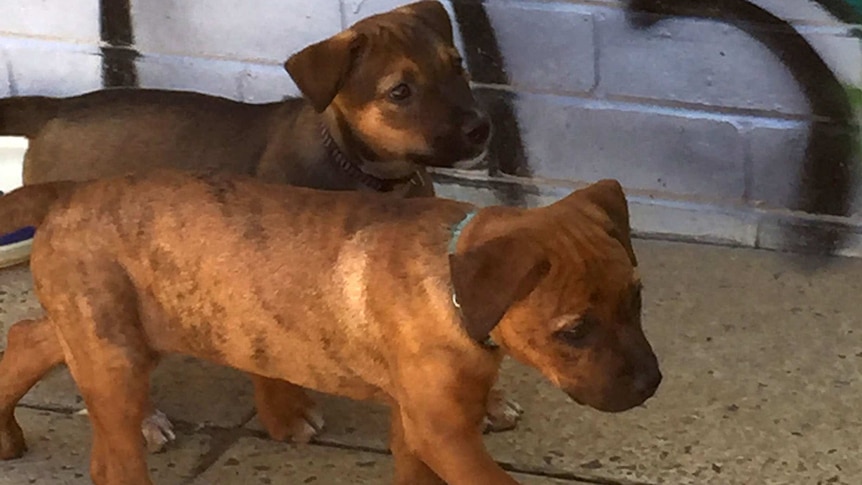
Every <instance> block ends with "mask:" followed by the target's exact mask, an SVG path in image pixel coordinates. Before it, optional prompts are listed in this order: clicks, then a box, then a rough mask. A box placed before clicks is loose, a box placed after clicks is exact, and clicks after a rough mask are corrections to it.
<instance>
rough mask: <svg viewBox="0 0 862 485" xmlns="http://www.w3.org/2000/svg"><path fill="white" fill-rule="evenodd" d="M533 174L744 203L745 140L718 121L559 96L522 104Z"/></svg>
mask: <svg viewBox="0 0 862 485" xmlns="http://www.w3.org/2000/svg"><path fill="white" fill-rule="evenodd" d="M516 106H517V112H518V113H519V122H520V124H521V127H522V130H523V139H524V144H525V146H526V148H527V153H528V159H529V165H530V169H531V170H532V173H533V174H534V176H536V177H540V178H544V179H557V180H581V181H588V182H589V181H595V180H598V179H601V178H605V177H611V178H616V179H619V180H620V182H621V183H622V184H623V185H625V186H626V187H631V188H634V189H641V190H654V191H659V192H670V193H676V194H687V195H695V196H700V197H704V198H707V199H717V200H738V199H740V198H741V197H742V196H743V194H744V189H745V171H744V167H745V157H744V150H743V145H742V140H741V138H740V136H739V133H738V132H737V130H736V127H734V126H733V125H732V124H730V123H728V122H724V121H721V120H720V119H704V118H694V117H683V116H676V115H673V114H668V113H656V112H644V111H635V110H622V109H619V108H618V107H613V106H604V105H601V104H597V103H588V104H586V105H583V104H580V103H579V102H573V101H572V100H570V99H567V98H565V97H559V96H539V95H522V96H520V97H519V99H518V101H517V104H516Z"/></svg>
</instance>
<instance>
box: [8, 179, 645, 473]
mask: <svg viewBox="0 0 862 485" xmlns="http://www.w3.org/2000/svg"><path fill="white" fill-rule="evenodd" d="M0 221H4V222H3V223H2V224H0V230H2V229H5V227H2V226H3V225H5V226H8V225H10V224H34V225H40V228H39V231H38V232H37V235H36V238H35V241H34V247H33V257H32V262H31V267H32V271H33V276H34V281H35V287H36V291H37V294H38V296H39V299H40V301H41V303H42V305H43V306H44V308H45V311H46V316H45V317H44V318H43V319H41V320H36V321H26V322H21V323H18V324H16V325H14V326H13V327H12V328H11V329H10V331H9V338H8V347H7V349H6V353H5V355H4V356H3V359H2V361H0V376H2V379H0V457H2V458H14V457H17V456H20V455H21V454H22V453H23V451H24V450H25V445H24V441H23V435H22V432H21V429H20V427H19V426H18V424H17V423H16V421H15V418H14V414H13V412H14V406H15V404H16V402H17V401H18V400H19V399H20V398H21V396H23V395H24V393H26V392H27V390H28V389H29V388H30V387H31V386H32V385H33V384H34V383H36V382H37V381H38V380H39V379H40V378H41V377H42V376H43V375H44V374H45V373H46V372H47V371H48V370H49V369H50V368H51V367H52V366H54V365H57V364H58V363H60V362H62V361H63V360H64V359H65V361H66V362H67V363H68V365H69V368H70V369H71V372H72V375H73V377H74V378H75V382H76V383H77V385H78V387H79V388H80V390H81V393H82V395H83V396H84V399H85V402H86V404H87V407H88V409H89V411H90V419H91V420H92V423H93V432H94V437H93V448H92V461H91V475H92V478H93V481H94V483H96V484H97V485H116V484H124V485H144V484H150V483H151V482H150V480H149V478H148V476H147V467H146V461H145V452H144V447H143V443H142V440H141V438H140V431H139V428H140V424H141V420H142V419H144V417H145V415H146V412H147V409H148V406H147V400H148V396H149V393H148V390H149V375H150V371H151V370H152V368H153V367H154V365H155V363H156V359H157V356H158V355H159V354H163V353H168V352H176V353H182V354H188V355H193V356H197V357H199V358H203V359H208V360H211V361H213V362H217V363H220V364H225V365H230V366H233V367H236V368H239V369H242V370H244V371H246V372H250V373H254V374H258V375H262V376H267V377H269V378H273V379H285V380H288V381H290V382H293V383H295V384H296V385H300V386H304V387H309V388H314V389H318V390H320V391H323V392H329V393H334V394H340V395H344V396H348V397H351V398H354V399H375V400H379V401H382V402H385V403H388V404H389V405H391V406H392V432H391V448H392V451H393V454H394V456H395V460H396V467H395V468H396V472H395V473H396V477H395V483H398V484H403V485H407V484H410V485H422V484H441V483H444V482H445V483H448V484H450V485H462V484H463V485H476V484H514V483H516V482H515V481H514V480H513V479H512V478H511V477H510V476H509V475H507V474H506V473H505V472H504V471H503V470H502V469H501V468H500V467H499V465H497V464H496V463H495V462H494V460H493V459H492V458H491V457H490V456H489V455H488V453H487V451H486V450H485V448H484V444H483V441H482V435H481V431H480V423H481V421H482V419H483V415H484V413H485V407H486V401H487V399H488V396H489V393H490V390H491V388H492V385H493V383H494V382H495V380H496V378H497V372H498V367H499V363H500V359H501V357H502V353H503V351H505V352H509V353H511V354H512V355H513V356H514V357H515V358H517V359H519V360H520V361H522V362H524V363H526V364H528V365H532V366H534V367H535V368H537V369H538V370H540V371H541V372H542V373H543V374H544V375H545V376H547V377H548V379H550V381H551V382H553V383H554V384H556V385H557V386H559V387H560V388H561V389H563V390H564V391H565V392H566V393H568V394H569V395H570V396H571V397H572V398H573V399H574V400H575V401H577V402H580V403H583V404H587V405H590V406H593V407H595V408H597V409H600V410H605V411H623V410H626V409H629V408H631V407H633V406H637V405H639V404H641V403H642V402H644V401H645V400H646V399H648V398H649V397H650V396H652V395H653V393H654V392H655V390H656V388H657V387H658V385H659V382H660V380H661V374H660V372H659V368H658V363H657V361H656V357H655V355H654V354H653V352H652V349H651V347H650V345H649V343H648V342H647V339H646V337H645V336H644V333H643V330H642V328H641V321H640V298H641V296H640V295H641V284H640V281H639V278H638V276H637V272H636V269H635V265H636V259H635V255H634V252H633V250H632V246H631V241H630V239H629V225H628V209H627V205H626V200H625V197H624V195H623V192H622V189H621V187H620V185H619V184H618V183H617V182H615V181H603V182H599V183H596V184H594V185H592V186H590V187H588V188H585V189H583V190H579V191H576V192H574V193H573V194H572V195H570V196H568V197H566V198H565V199H563V200H561V201H559V202H557V203H555V204H553V205H551V206H548V207H544V208H540V209H532V210H523V209H516V208H509V207H491V208H485V209H476V208H475V207H473V206H470V205H469V204H465V203H462V202H457V201H452V200H445V199H434V198H422V199H410V200H398V199H392V198H388V197H384V196H379V195H374V194H358V193H344V192H342V193H334V192H326V191H315V190H310V189H303V188H296V187H288V186H284V185H270V184H263V183H261V182H255V181H253V180H251V179H247V178H243V177H228V176H195V175H193V174H188V173H185V174H184V173H175V172H165V173H158V174H151V175H150V176H127V177H125V178H118V179H112V180H101V181H96V182H90V183H85V184H81V185H73V184H69V183H66V184H48V185H37V186H31V187H25V188H23V189H19V190H18V191H15V192H12V193H11V194H10V195H8V196H6V197H4V198H2V199H0ZM5 221H10V222H5ZM58 336H59V339H58Z"/></svg>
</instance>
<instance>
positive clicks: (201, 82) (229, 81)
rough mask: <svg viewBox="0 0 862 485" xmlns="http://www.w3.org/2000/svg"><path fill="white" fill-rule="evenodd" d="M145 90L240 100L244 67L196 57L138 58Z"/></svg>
mask: <svg viewBox="0 0 862 485" xmlns="http://www.w3.org/2000/svg"><path fill="white" fill-rule="evenodd" d="M136 65H137V68H138V80H139V84H140V86H141V87H143V88H160V89H176V90H181V91H196V92H199V93H205V94H213V95H217V96H223V97H226V98H230V99H240V97H241V96H240V78H241V76H242V73H243V71H244V70H245V65H244V64H242V63H240V62H236V61H220V60H213V59H200V58H193V57H175V56H147V57H143V58H140V59H138V61H137V62H136Z"/></svg>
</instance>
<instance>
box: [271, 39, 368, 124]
mask: <svg viewBox="0 0 862 485" xmlns="http://www.w3.org/2000/svg"><path fill="white" fill-rule="evenodd" d="M366 39H367V38H366V37H365V35H364V34H359V33H357V32H354V31H352V30H346V31H344V32H341V33H340V34H337V35H335V36H333V37H330V38H328V39H326V40H322V41H320V42H318V43H316V44H312V45H310V46H308V47H306V48H305V49H302V50H301V51H299V52H297V53H296V54H294V55H292V56H290V58H289V59H288V60H287V62H285V63H284V68H285V70H287V73H288V74H290V77H291V78H292V79H293V82H295V83H296V86H297V87H298V88H299V90H300V91H302V94H303V95H305V97H306V98H307V99H308V100H309V101H311V105H312V106H313V107H314V109H315V111H317V112H318V113H321V112H323V110H325V109H326V107H327V106H329V103H331V102H332V100H333V99H334V98H335V96H336V95H337V94H338V91H340V90H341V87H342V86H343V85H344V82H345V81H346V80H347V76H348V75H349V74H350V69H351V68H352V67H353V63H354V61H355V60H356V58H357V57H359V55H360V53H361V50H362V47H364V46H365V41H366Z"/></svg>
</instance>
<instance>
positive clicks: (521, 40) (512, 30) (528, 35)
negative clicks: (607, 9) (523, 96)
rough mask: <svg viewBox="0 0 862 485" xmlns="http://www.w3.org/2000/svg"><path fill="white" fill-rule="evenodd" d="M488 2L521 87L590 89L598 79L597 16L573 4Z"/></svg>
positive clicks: (508, 67)
mask: <svg viewBox="0 0 862 485" xmlns="http://www.w3.org/2000/svg"><path fill="white" fill-rule="evenodd" d="M530 5H532V6H531V7H526V6H522V5H521V3H520V2H494V3H490V4H487V5H486V7H485V8H486V10H487V12H488V17H489V18H490V19H491V25H493V27H494V30H495V32H496V35H497V42H498V43H499V45H500V50H501V52H502V53H503V55H504V57H505V63H506V71H507V72H508V73H509V81H510V82H511V84H512V85H513V86H515V87H516V88H521V89H527V90H539V91H550V92H556V93H561V92H587V91H590V90H592V89H593V87H594V85H595V80H596V73H595V45H594V42H593V39H594V35H593V19H592V16H591V15H590V14H588V13H583V12H582V11H578V10H573V9H571V8H561V7H560V6H559V5H557V6H556V8H553V9H552V8H549V7H547V6H544V7H535V4H530Z"/></svg>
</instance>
